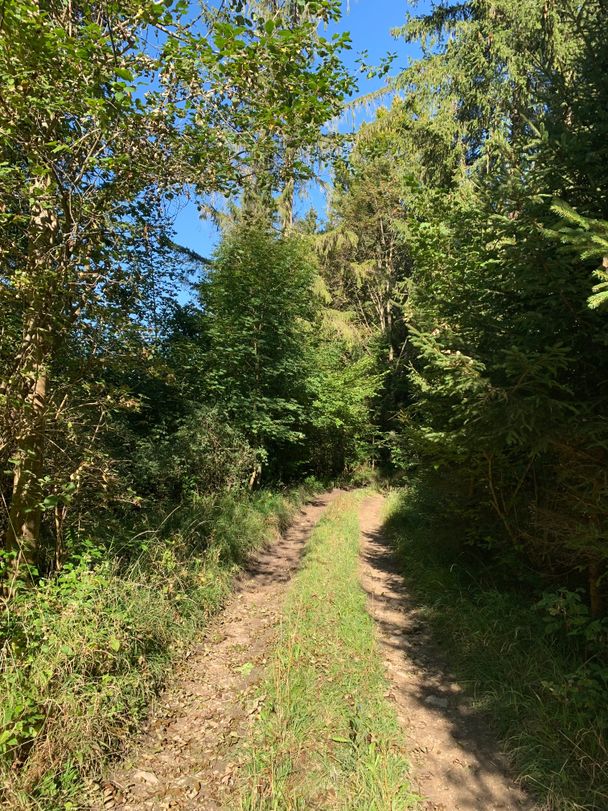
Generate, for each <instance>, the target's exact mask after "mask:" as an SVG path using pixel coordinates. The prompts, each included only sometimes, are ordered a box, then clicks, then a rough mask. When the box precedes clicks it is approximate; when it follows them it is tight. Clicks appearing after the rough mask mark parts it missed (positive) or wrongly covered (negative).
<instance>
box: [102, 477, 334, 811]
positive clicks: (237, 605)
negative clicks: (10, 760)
mask: <svg viewBox="0 0 608 811" xmlns="http://www.w3.org/2000/svg"><path fill="white" fill-rule="evenodd" d="M338 493H339V491H334V492H332V493H327V494H324V495H322V496H319V497H318V498H317V499H315V500H314V501H313V502H311V503H309V504H308V505H307V506H306V507H304V509H303V510H302V512H301V515H300V517H299V518H298V519H297V520H296V522H295V523H294V525H293V526H292V528H291V529H290V530H289V531H288V532H287V533H286V534H285V536H284V537H281V538H278V539H277V541H276V542H275V543H273V544H272V545H271V546H270V547H269V548H268V549H266V550H265V551H263V552H261V553H259V554H258V555H256V556H255V557H254V558H253V559H252V560H251V562H250V564H249V565H248V567H247V569H246V571H245V573H244V574H243V575H242V576H241V578H240V581H239V584H238V586H237V589H236V593H235V595H234V597H233V598H232V599H231V601H230V603H229V605H228V606H227V608H226V609H225V610H224V611H223V612H222V614H221V615H220V616H219V617H218V618H217V620H216V621H215V622H213V623H212V624H211V625H210V627H209V631H208V633H207V634H206V637H205V639H204V641H203V642H202V643H201V644H200V646H199V647H198V648H197V649H196V650H195V651H194V652H193V653H192V655H191V656H190V657H189V658H188V659H187V660H186V662H184V664H183V665H182V666H181V667H180V669H179V670H178V671H177V672H176V674H175V677H174V681H173V683H172V685H171V687H170V688H169V689H168V690H167V691H166V692H165V694H164V695H163V696H162V697H161V700H160V702H159V704H158V707H157V708H156V710H155V712H154V713H153V715H152V717H151V718H150V720H149V721H148V724H147V725H146V728H145V730H144V732H143V733H142V738H141V741H140V743H139V746H138V747H137V748H136V750H135V751H134V753H133V754H132V755H131V757H130V758H129V760H128V762H126V763H124V764H123V765H122V767H120V768H118V769H117V770H116V771H114V773H113V774H112V775H111V776H110V778H109V779H108V780H107V782H106V784H105V788H104V796H103V800H100V801H99V804H98V805H97V806H96V808H99V809H101V808H102V807H103V808H104V809H106V811H107V809H121V811H135V809H155V810H158V811H161V809H163V810H164V809H176V810H177V809H179V811H183V810H184V809H191V810H192V811H193V810H194V809H196V811H211V809H220V808H222V797H223V796H224V794H225V793H227V791H228V790H229V789H230V786H231V784H232V782H233V779H234V776H235V773H236V770H237V769H238V763H237V761H236V756H235V750H236V745H237V744H238V743H239V741H240V740H241V739H242V738H243V736H244V735H245V734H246V733H247V730H248V728H249V725H250V723H251V718H252V717H254V716H255V714H256V712H257V710H258V706H257V703H256V702H255V700H254V699H253V698H252V695H253V694H254V692H255V691H254V687H255V685H256V684H257V683H258V682H259V680H260V678H261V675H262V672H263V666H264V664H265V662H266V654H267V652H268V651H269V649H270V647H271V645H272V641H273V638H274V634H275V625H276V623H277V620H278V618H279V615H280V612H281V606H282V602H283V597H284V595H285V592H286V590H287V586H288V583H289V581H290V579H291V577H292V575H293V574H294V572H295V571H296V569H297V567H298V563H299V561H300V557H301V553H302V550H303V548H304V545H305V542H306V540H307V538H308V536H309V535H310V532H311V530H312V529H313V527H314V526H315V524H316V523H317V521H318V520H319V518H320V517H321V515H322V513H323V511H324V510H325V508H326V506H327V505H328V504H329V503H330V502H331V501H332V500H333V499H334V498H335V497H336V495H337V494H338Z"/></svg>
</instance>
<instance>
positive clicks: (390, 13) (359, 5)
mask: <svg viewBox="0 0 608 811" xmlns="http://www.w3.org/2000/svg"><path fill="white" fill-rule="evenodd" d="M429 5H430V0H422V2H418V3H416V4H415V5H414V4H413V3H410V2H407V0H348V2H347V0H344V15H343V17H342V20H341V22H340V23H339V25H338V26H337V28H336V27H335V26H334V28H335V30H338V31H349V32H350V35H351V39H352V50H351V51H348V52H345V56H344V61H345V63H346V65H347V66H348V67H350V68H351V69H352V70H353V72H355V73H356V71H357V65H356V58H357V55H358V54H360V53H361V52H362V51H365V50H366V51H367V52H368V61H369V63H370V64H378V63H379V62H380V60H381V58H382V57H383V56H385V55H386V54H387V53H388V52H389V51H392V52H396V53H397V59H396V60H395V62H394V64H393V68H392V70H391V73H396V72H398V71H399V70H400V69H402V68H404V67H406V66H407V64H408V62H409V60H410V59H411V58H414V59H415V58H417V57H418V56H419V53H420V51H419V49H418V47H417V46H416V45H408V44H406V43H404V42H403V41H398V40H395V39H393V37H392V36H391V33H390V31H391V29H392V28H394V27H397V26H400V25H402V24H403V23H404V22H405V18H406V14H407V11H408V9H409V10H410V11H413V12H416V11H424V10H426V9H427V8H428V7H429ZM357 75H358V77H359V90H358V93H357V95H364V94H366V93H371V92H372V91H374V90H377V89H379V88H380V87H381V86H382V84H383V82H382V81H381V80H378V79H372V80H368V79H367V78H366V77H365V76H363V75H361V74H357ZM371 116H373V111H363V110H361V111H360V112H359V113H358V114H357V116H356V117H355V118H354V120H353V117H352V116H351V117H348V116H347V117H345V121H344V123H343V125H342V127H343V128H347V129H352V128H354V127H356V126H358V125H359V124H360V123H361V121H362V120H365V119H366V118H370V117H371ZM311 206H314V208H316V209H317V210H318V211H319V214H321V215H323V212H324V210H325V199H324V194H323V192H322V190H321V189H320V188H319V187H318V186H317V187H313V188H311V189H310V190H309V192H308V197H307V199H305V200H303V201H300V204H299V208H300V210H304V211H305V210H306V209H308V208H310V207H311ZM175 230H176V241H177V242H178V243H180V244H181V245H185V246H187V247H188V248H192V249H193V250H195V251H197V252H198V253H200V254H202V255H203V256H209V255H210V254H211V253H212V252H213V248H214V246H215V244H216V243H217V232H216V229H215V227H214V226H213V224H212V223H211V222H209V221H204V220H201V219H200V217H199V214H198V211H197V208H196V205H195V204H194V203H193V202H189V203H186V204H185V205H184V207H183V208H182V209H181V210H180V212H179V213H178V215H177V219H176V222H175Z"/></svg>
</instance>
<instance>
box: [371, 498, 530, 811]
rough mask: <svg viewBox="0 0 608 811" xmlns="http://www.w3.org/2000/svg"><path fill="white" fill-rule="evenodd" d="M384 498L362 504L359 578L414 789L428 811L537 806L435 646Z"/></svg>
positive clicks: (510, 810) (509, 810)
mask: <svg viewBox="0 0 608 811" xmlns="http://www.w3.org/2000/svg"><path fill="white" fill-rule="evenodd" d="M383 503H384V499H383V497H382V496H381V495H374V496H371V497H370V498H367V499H365V501H364V502H363V504H362V506H361V513H360V522H361V583H362V586H363V588H364V589H365V591H366V592H367V595H368V610H369V612H370V614H371V616H372V617H373V618H374V620H375V622H376V628H377V638H378V642H379V646H380V651H381V654H382V656H383V658H384V661H385V665H386V670H387V677H388V679H389V683H390V686H391V689H390V696H391V698H392V699H393V700H394V702H395V704H396V709H397V714H398V717H399V720H400V722H401V723H402V725H403V727H404V729H405V731H406V734H407V736H408V739H409V750H410V759H411V762H412V781H413V787H414V790H415V791H417V792H418V793H419V794H420V795H421V796H422V797H423V802H422V808H423V809H424V811H498V809H500V811H524V810H525V811H533V809H534V805H533V804H532V803H531V802H530V800H529V799H527V797H526V796H525V794H524V793H523V792H522V791H521V790H520V789H519V788H518V787H517V786H516V785H515V784H514V782H513V780H512V779H511V778H510V776H509V774H508V768H507V765H506V763H505V761H504V759H503V757H502V756H501V754H500V751H499V748H498V746H497V743H496V740H495V739H494V738H493V736H492V735H491V733H490V732H489V730H488V729H487V727H486V725H485V724H484V723H483V720H482V719H480V718H479V717H476V716H475V715H474V713H473V711H472V709H471V706H470V702H469V701H468V700H467V697H466V696H465V694H464V693H463V691H462V689H461V688H460V686H459V685H458V683H457V682H456V681H455V679H454V678H453V677H452V676H451V675H450V673H449V670H448V667H447V665H446V663H445V661H443V659H442V657H441V654H440V653H439V652H438V651H437V649H436V648H435V647H434V646H433V644H432V641H431V639H430V634H429V633H428V629H427V628H426V627H425V626H424V624H423V622H422V621H421V618H420V616H419V614H418V612H417V609H416V605H415V603H414V601H413V599H412V597H411V596H410V595H409V594H408V592H407V590H406V587H405V583H404V581H403V578H402V576H401V574H400V569H399V563H398V560H397V558H396V555H395V553H394V552H393V550H392V548H391V546H390V544H389V542H388V540H387V538H386V537H385V536H384V535H383V532H382V513H383Z"/></svg>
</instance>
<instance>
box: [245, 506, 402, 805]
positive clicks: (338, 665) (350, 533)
mask: <svg viewBox="0 0 608 811" xmlns="http://www.w3.org/2000/svg"><path fill="white" fill-rule="evenodd" d="M361 497H362V496H361V494H360V493H358V494H351V495H348V496H345V497H342V498H340V499H339V500H338V501H337V502H335V503H334V504H333V505H332V506H331V507H330V508H329V509H328V511H327V514H326V516H325V517H324V518H323V519H322V520H321V522H320V523H319V525H318V526H317V528H316V529H315V531H314V533H313V535H312V537H311V540H310V542H309V546H308V550H307V554H306V557H305V565H304V567H303V569H302V570H301V571H300V572H299V574H298V575H297V576H296V578H295V580H294V583H293V585H292V587H291V590H290V592H289V595H288V598H287V602H286V607H285V615H284V620H283V624H282V628H281V632H280V639H279V643H278V645H277V648H276V650H275V653H274V657H273V660H272V663H271V665H270V668H269V675H268V677H267V679H266V682H265V683H264V684H263V686H262V693H263V694H264V695H265V696H266V698H265V701H264V707H265V709H264V710H263V712H262V714H261V716H260V718H259V719H258V721H257V724H256V728H255V730H254V740H253V744H252V748H251V751H250V753H249V757H248V761H249V762H250V764H251V765H250V774H249V779H248V782H247V784H246V785H245V786H244V787H243V789H242V792H241V795H240V797H239V799H238V801H237V803H236V805H237V807H239V808H241V809H248V811H254V809H255V810H256V811H262V809H268V811H271V809H272V810H276V811H279V810H280V811H289V810H290V809H308V808H328V809H329V808H331V809H353V810H354V809H357V810H358V811H364V810H365V811H389V810H390V811H397V809H405V808H410V807H412V804H413V801H412V795H411V793H410V791H409V787H408V782H407V762H406V759H405V755H404V750H403V744H402V739H401V734H400V731H399V728H398V725H397V721H396V718H395V715H394V711H393V709H392V707H391V706H390V704H389V703H388V701H387V700H386V698H385V692H386V689H387V684H386V682H385V679H384V675H383V670H382V665H381V662H380V660H379V657H378V652H377V649H376V646H375V643H374V639H373V623H372V620H371V618H370V617H369V615H368V614H367V611H366V609H365V595H364V593H363V591H362V589H361V587H360V586H359V583H358V578H357V565H358V548H359V524H358V519H357V506H358V504H359V501H360V499H361Z"/></svg>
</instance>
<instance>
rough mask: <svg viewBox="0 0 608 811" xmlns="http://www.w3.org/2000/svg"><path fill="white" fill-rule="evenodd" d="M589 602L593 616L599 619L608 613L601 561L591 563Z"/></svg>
mask: <svg viewBox="0 0 608 811" xmlns="http://www.w3.org/2000/svg"><path fill="white" fill-rule="evenodd" d="M588 576H589V604H590V612H591V617H592V618H593V619H599V618H600V617H603V616H604V615H605V613H606V606H605V601H604V594H603V592H602V588H601V582H600V581H601V578H602V568H601V566H600V564H599V563H590V564H589V571H588Z"/></svg>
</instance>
